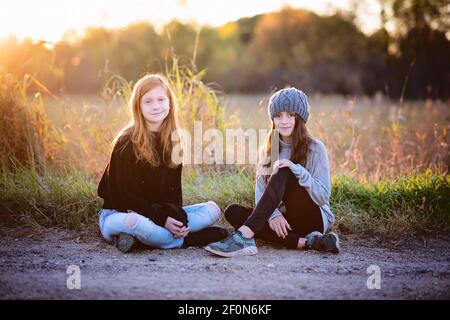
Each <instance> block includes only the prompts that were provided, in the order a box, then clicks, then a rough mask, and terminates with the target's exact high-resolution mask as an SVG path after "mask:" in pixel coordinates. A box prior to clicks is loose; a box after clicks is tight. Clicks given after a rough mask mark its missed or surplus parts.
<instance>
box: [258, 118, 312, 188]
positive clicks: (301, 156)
mask: <svg viewBox="0 0 450 320" xmlns="http://www.w3.org/2000/svg"><path fill="white" fill-rule="evenodd" d="M294 116H295V125H294V130H293V131H292V134H291V157H290V159H289V160H291V161H292V162H293V163H298V164H301V165H302V166H306V162H307V161H308V149H309V145H310V143H311V141H312V137H311V135H310V134H309V133H308V129H307V128H306V123H305V121H304V120H303V119H302V118H301V117H300V116H298V115H297V114H295V115H294ZM274 131H275V122H274V121H273V120H272V128H271V129H270V132H269V134H268V136H267V140H266V144H265V149H264V150H265V154H264V156H265V164H264V166H265V167H269V166H271V165H273V163H271V162H270V161H268V159H270V158H271V155H272V135H273V133H274ZM280 139H281V138H280ZM269 177H270V175H266V176H265V178H266V181H267V180H268V179H269Z"/></svg>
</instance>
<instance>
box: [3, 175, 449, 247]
mask: <svg viewBox="0 0 450 320" xmlns="http://www.w3.org/2000/svg"><path fill="white" fill-rule="evenodd" d="M332 184H333V186H332V199H331V206H332V209H333V211H334V213H335V215H336V225H335V228H336V229H337V230H338V231H339V232H343V233H353V234H360V235H369V234H371V235H380V236H389V237H395V238H401V237H404V236H410V235H417V234H422V233H428V232H435V231H439V232H445V231H448V229H449V226H450V177H449V176H448V175H443V174H436V173H432V172H431V171H427V172H425V173H422V174H418V175H414V176H411V177H404V178H398V179H396V180H395V181H393V180H388V179H384V180H382V181H380V182H377V183H369V182H365V181H358V180H356V179H352V178H349V177H347V176H336V177H333V182H332ZM96 188H97V182H96V181H94V180H93V179H91V178H89V177H88V176H87V175H84V174H82V173H80V172H77V171H74V170H63V171H61V170H53V169H51V168H50V167H46V168H45V169H44V170H43V171H41V172H40V173H38V172H37V171H36V170H34V169H30V168H24V167H21V168H19V167H17V168H16V169H15V170H11V171H3V172H2V173H1V175H0V189H1V190H2V192H1V193H0V214H1V215H0V223H2V224H14V225H17V224H27V225H34V226H37V225H43V226H59V227H64V228H69V229H75V230H80V229H83V228H86V227H89V226H90V227H93V228H96V226H97V212H98V210H99V209H100V206H101V199H100V198H98V197H97V195H96ZM183 196H184V204H186V205H187V204H193V203H197V202H202V201H207V200H213V201H215V202H216V203H217V204H218V205H219V206H220V207H221V208H222V210H223V209H225V207H226V206H227V205H229V204H231V203H239V204H243V205H248V206H252V205H253V204H254V178H253V174H252V172H250V171H249V170H238V169H228V170H224V171H217V170H212V169H210V170H208V171H205V172H202V173H200V172H198V171H196V170H194V169H186V170H184V174H183ZM219 223H220V224H223V223H225V222H224V220H223V219H222V220H221V221H220V222H219Z"/></svg>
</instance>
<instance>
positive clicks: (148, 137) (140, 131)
mask: <svg viewBox="0 0 450 320" xmlns="http://www.w3.org/2000/svg"><path fill="white" fill-rule="evenodd" d="M158 86H160V87H162V88H163V89H164V90H165V92H166V94H167V97H168V98H169V114H168V115H167V116H166V118H165V119H164V120H163V122H162V124H161V126H160V128H159V134H160V141H161V144H162V150H163V159H159V157H158V152H157V150H156V135H155V134H154V133H152V132H149V130H148V129H147V126H146V122H145V118H144V116H143V114H142V110H141V99H142V96H143V95H144V94H146V93H147V92H148V91H150V90H152V89H154V88H155V87H158ZM128 108H129V113H130V114H131V116H130V118H131V121H130V123H129V124H128V125H126V126H125V127H124V128H123V129H122V130H121V131H120V132H119V133H118V134H117V136H116V137H115V139H114V141H113V144H115V143H116V142H117V140H118V139H119V138H120V137H121V136H123V135H126V134H129V135H131V142H132V143H133V149H134V154H135V155H136V158H137V160H138V161H139V160H143V161H146V162H148V163H149V164H150V165H151V166H153V167H156V166H158V165H159V164H161V163H164V164H166V165H167V166H168V167H170V168H175V167H177V164H175V163H173V161H172V158H171V154H172V149H173V142H172V139H171V135H172V132H174V131H177V130H178V120H177V115H176V108H177V103H176V98H175V94H174V92H173V90H172V89H171V87H170V85H169V82H168V81H167V79H166V78H165V77H164V76H163V75H161V74H148V75H146V76H144V77H142V78H141V79H139V80H138V81H137V82H136V84H135V85H134V87H133V92H132V93H131V97H130V100H129V102H128Z"/></svg>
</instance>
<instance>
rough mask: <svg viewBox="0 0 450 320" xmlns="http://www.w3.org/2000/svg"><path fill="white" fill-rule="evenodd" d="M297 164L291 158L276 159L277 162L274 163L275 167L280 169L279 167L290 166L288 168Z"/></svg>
mask: <svg viewBox="0 0 450 320" xmlns="http://www.w3.org/2000/svg"><path fill="white" fill-rule="evenodd" d="M294 165H295V164H294V163H293V162H292V161H291V160H289V159H280V160H277V161H275V163H274V164H273V168H274V169H275V170H276V171H278V169H279V168H284V167H288V168H292V167H293V166H294Z"/></svg>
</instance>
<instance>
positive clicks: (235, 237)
mask: <svg viewBox="0 0 450 320" xmlns="http://www.w3.org/2000/svg"><path fill="white" fill-rule="evenodd" d="M205 249H206V250H207V251H209V252H211V253H214V254H216V255H218V256H221V257H226V258H231V257H238V256H250V255H254V254H257V253H258V249H257V248H256V243H255V239H253V238H251V239H248V238H245V237H244V236H243V235H242V233H241V232H240V231H239V230H236V231H235V232H233V233H232V234H230V235H229V236H228V237H226V238H225V239H223V240H221V241H218V242H213V243H210V244H209V245H208V246H206V248H205Z"/></svg>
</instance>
